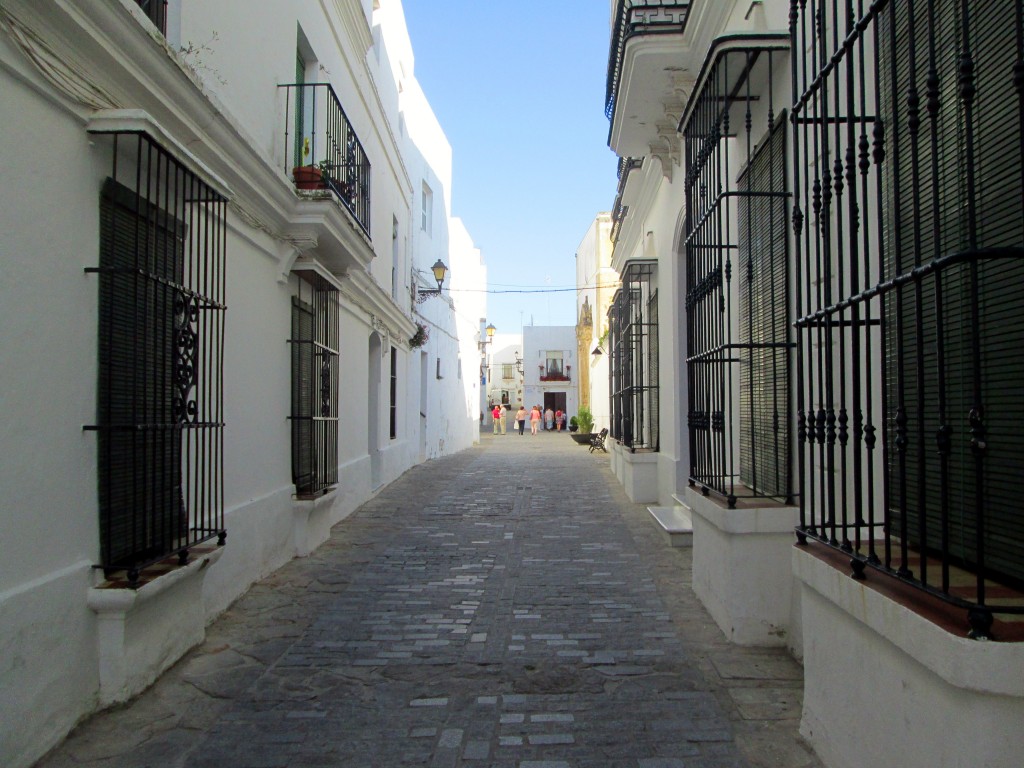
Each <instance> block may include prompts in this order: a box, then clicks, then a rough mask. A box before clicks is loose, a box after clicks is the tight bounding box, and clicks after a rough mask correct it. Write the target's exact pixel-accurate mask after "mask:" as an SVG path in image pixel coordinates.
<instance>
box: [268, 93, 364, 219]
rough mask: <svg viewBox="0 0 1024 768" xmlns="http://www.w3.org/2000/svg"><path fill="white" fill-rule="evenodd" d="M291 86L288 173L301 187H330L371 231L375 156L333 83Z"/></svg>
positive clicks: (287, 101) (287, 108)
mask: <svg viewBox="0 0 1024 768" xmlns="http://www.w3.org/2000/svg"><path fill="white" fill-rule="evenodd" d="M278 87H280V88H283V89H284V90H285V121H284V146H285V164H284V167H285V173H287V174H288V175H289V176H291V177H292V179H293V180H294V182H295V186H296V188H298V189H300V190H304V191H311V190H323V191H329V192H330V193H332V194H333V195H334V196H335V197H337V198H338V200H340V201H341V203H342V204H343V205H344V206H345V208H347V209H348V211H349V213H351V214H352V216H353V218H354V219H355V220H356V222H357V223H358V224H359V226H360V227H361V228H362V230H363V232H365V233H366V235H367V236H369V235H370V161H369V159H368V158H367V157H366V152H365V151H364V150H363V145H362V144H361V143H360V141H359V137H358V136H356V132H355V130H354V129H353V128H352V124H351V123H350V122H349V119H348V117H347V116H346V115H345V110H344V109H343V108H342V106H341V102H340V101H339V100H338V95H337V94H336V93H335V91H334V88H333V87H332V86H331V85H330V83H291V84H285V85H280V86H278Z"/></svg>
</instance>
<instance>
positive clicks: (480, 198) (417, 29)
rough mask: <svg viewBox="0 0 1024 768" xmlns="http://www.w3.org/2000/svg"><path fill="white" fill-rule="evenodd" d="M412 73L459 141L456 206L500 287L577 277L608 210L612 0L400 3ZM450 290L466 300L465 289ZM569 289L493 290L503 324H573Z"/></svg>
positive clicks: (496, 319) (490, 301)
mask: <svg viewBox="0 0 1024 768" xmlns="http://www.w3.org/2000/svg"><path fill="white" fill-rule="evenodd" d="M402 5H403V7H404V9H405V17H406V23H407V25H408V28H409V36H410V37H411V38H412V46H413V52H414V54H415V57H416V78H417V80H419V82H420V85H421V86H422V87H423V90H424V92H425V93H426V95H427V99H428V100H429V101H430V104H431V106H432V107H433V109H434V112H435V114H436V115H437V118H438V120H439V121H440V123H441V127H442V128H443V129H444V132H445V134H447V136H448V141H449V142H450V144H451V146H452V166H453V167H452V176H453V178H452V209H453V210H452V214H453V215H455V216H457V217H459V218H461V219H462V220H463V222H464V223H465V225H466V228H467V229H468V230H469V234H470V236H471V237H472V238H473V241H474V242H475V243H476V246H477V247H478V248H479V249H480V251H481V253H482V254H483V258H484V261H485V262H486V263H487V274H488V283H489V285H488V287H489V288H490V289H491V290H492V291H500V290H515V289H518V288H538V287H539V288H547V287H551V288H566V287H574V286H575V284H576V271H575V270H576V266H575V258H574V256H575V253H576V247H577V246H578V245H579V243H580V241H581V240H582V239H583V236H584V234H586V231H587V228H588V227H589V226H590V223H591V222H592V221H593V219H594V216H595V214H597V213H598V212H600V211H608V210H611V206H612V203H613V202H614V199H615V187H616V178H615V168H616V158H615V155H614V153H613V152H612V151H611V150H610V149H608V142H607V139H608V120H607V119H606V118H605V116H604V93H605V78H606V73H607V68H608V5H609V4H608V3H607V2H606V1H605V0H554V1H553V2H552V1H551V0H547V2H542V1H541V0H517V2H512V3H500V2H493V0H403V2H402ZM452 298H453V299H454V300H455V301H456V303H458V294H453V295H452ZM575 313H576V300H575V294H574V293H573V292H572V291H566V292H563V293H538V294H528V293H524V294H515V293H512V294H497V293H491V294H489V295H488V297H487V319H488V321H490V322H492V323H494V325H495V326H497V328H498V330H499V331H500V332H502V333H518V332H519V327H520V322H522V323H523V324H525V325H529V324H530V319H531V317H532V318H533V322H534V324H535V325H575V323H576V319H575Z"/></svg>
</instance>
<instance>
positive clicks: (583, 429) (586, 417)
mask: <svg viewBox="0 0 1024 768" xmlns="http://www.w3.org/2000/svg"><path fill="white" fill-rule="evenodd" d="M572 421H575V422H576V426H577V427H578V429H579V431H577V432H573V431H572V426H570V427H569V431H570V435H571V436H572V439H573V440H575V441H576V442H577V443H579V444H580V445H590V438H591V437H592V436H593V429H594V414H592V413H591V412H590V409H589V408H587V406H585V405H581V406H580V408H579V410H578V411H577V412H576V415H575V416H574V417H573V419H572ZM572 421H570V425H571V423H572Z"/></svg>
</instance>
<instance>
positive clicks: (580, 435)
mask: <svg viewBox="0 0 1024 768" xmlns="http://www.w3.org/2000/svg"><path fill="white" fill-rule="evenodd" d="M593 436H594V433H593V432H570V433H569V437H571V438H572V439H573V440H575V441H576V442H577V443H579V444H580V445H590V440H591V438H593Z"/></svg>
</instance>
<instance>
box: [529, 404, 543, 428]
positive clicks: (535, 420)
mask: <svg viewBox="0 0 1024 768" xmlns="http://www.w3.org/2000/svg"><path fill="white" fill-rule="evenodd" d="M540 420H541V415H540V408H539V407H537V406H536V405H535V406H533V410H532V411H530V434H531V435H536V434H537V427H538V426H540Z"/></svg>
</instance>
